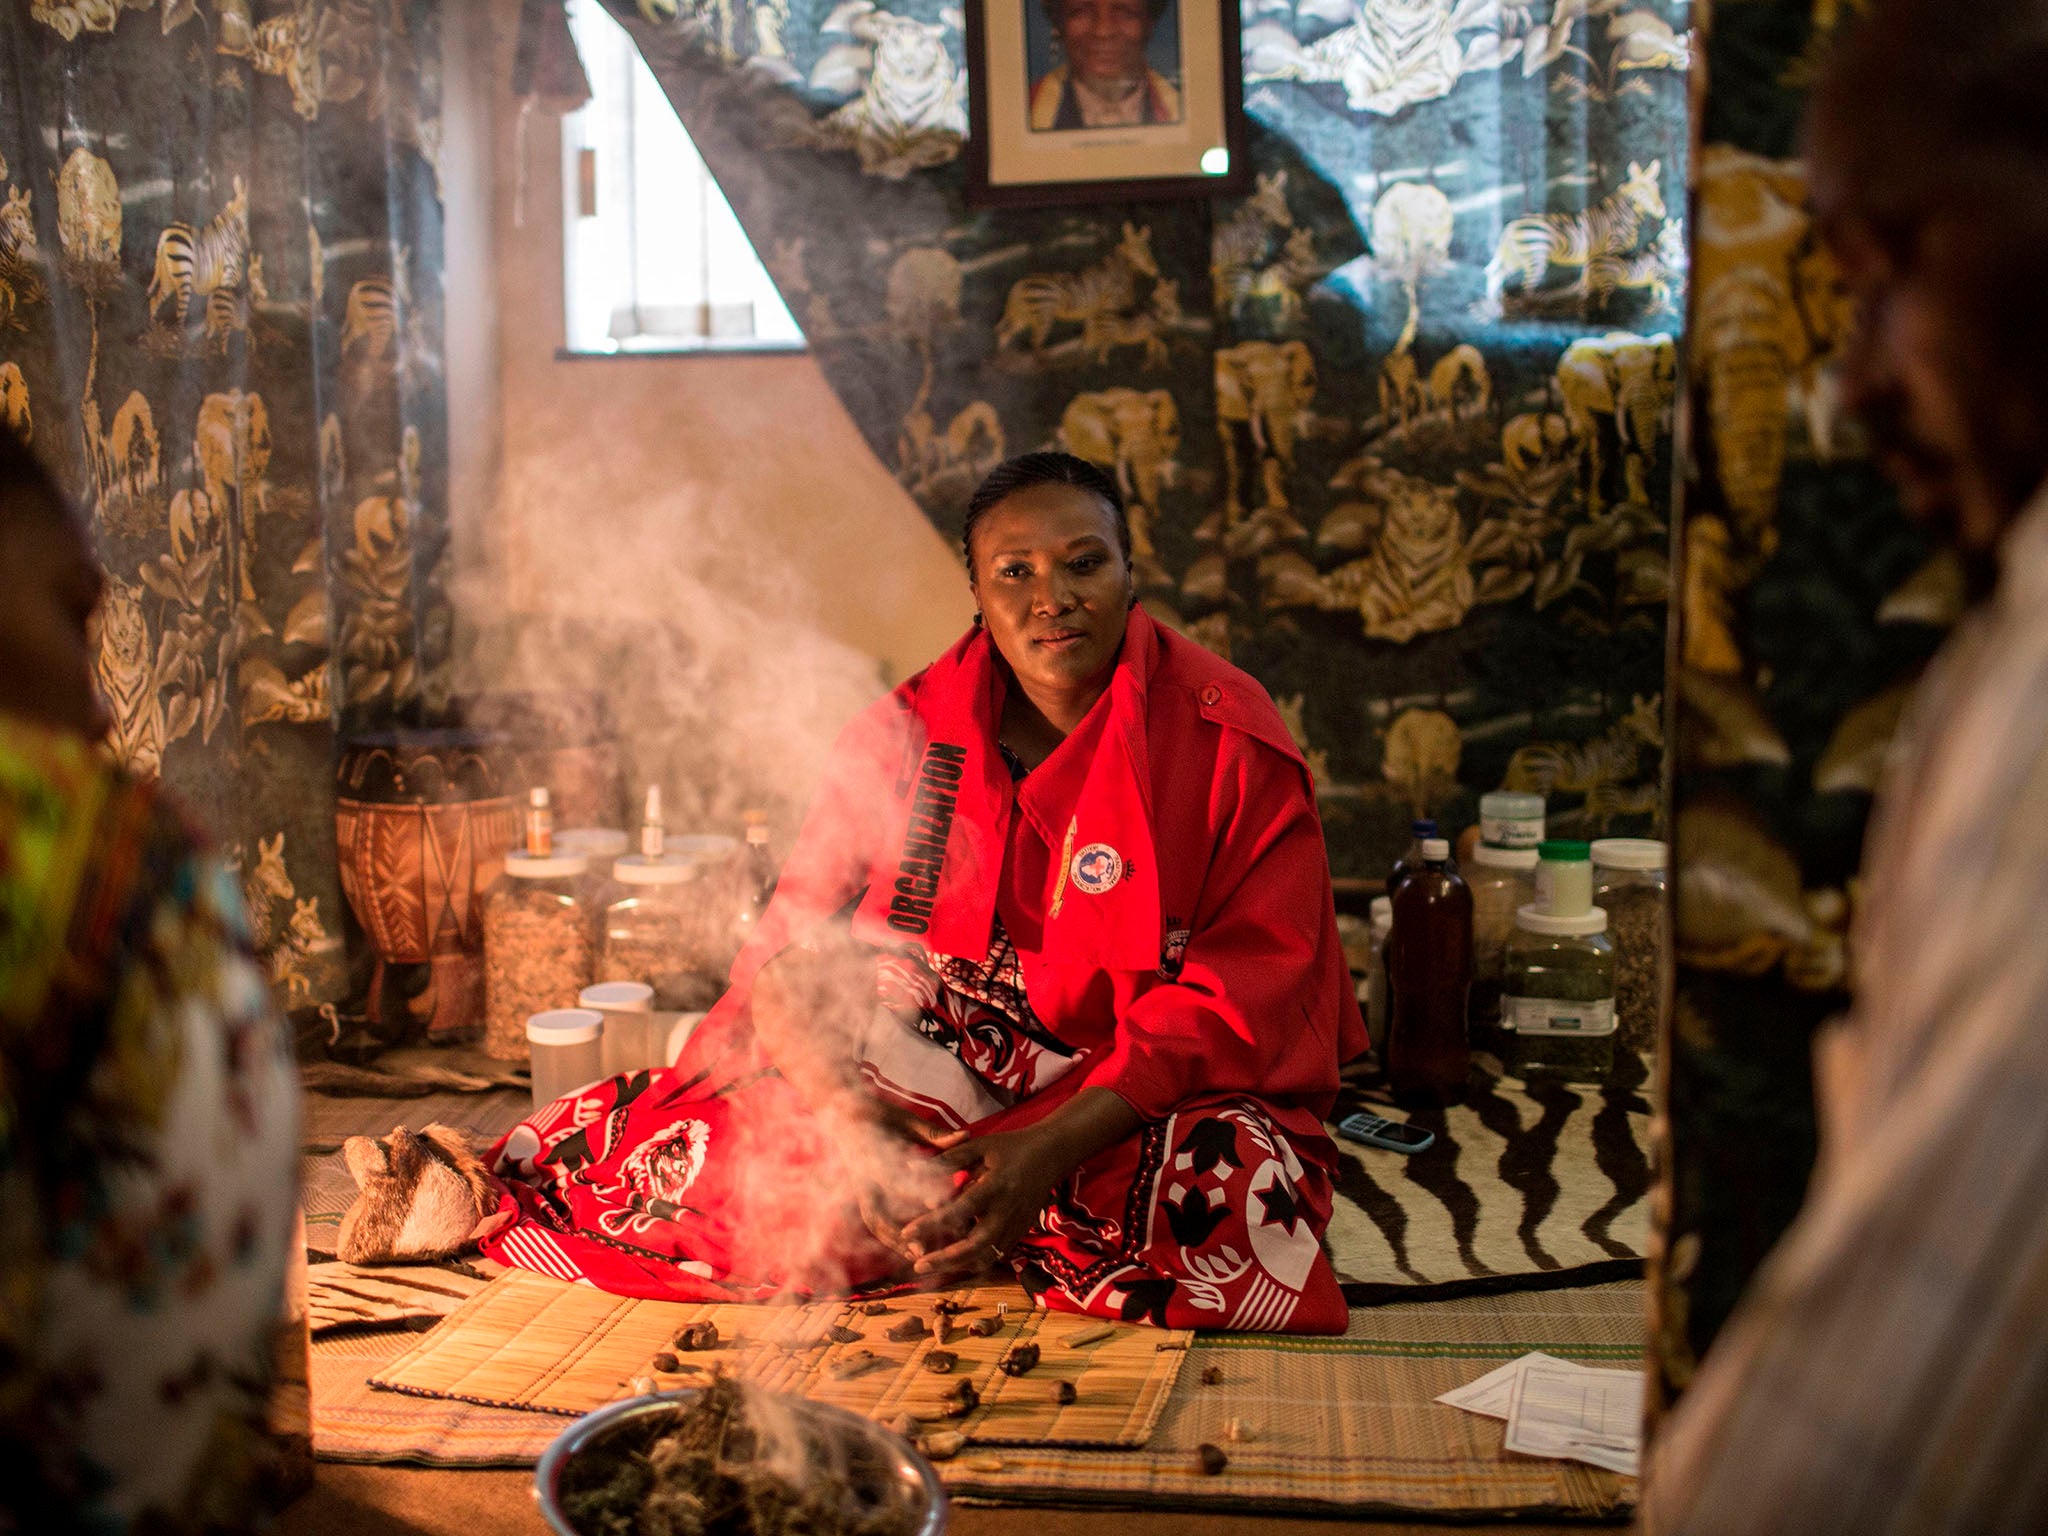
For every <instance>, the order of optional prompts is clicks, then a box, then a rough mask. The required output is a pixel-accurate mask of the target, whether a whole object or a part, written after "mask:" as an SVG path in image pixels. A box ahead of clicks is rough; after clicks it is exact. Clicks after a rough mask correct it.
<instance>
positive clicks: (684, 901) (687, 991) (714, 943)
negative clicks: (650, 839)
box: [600, 845, 729, 1013]
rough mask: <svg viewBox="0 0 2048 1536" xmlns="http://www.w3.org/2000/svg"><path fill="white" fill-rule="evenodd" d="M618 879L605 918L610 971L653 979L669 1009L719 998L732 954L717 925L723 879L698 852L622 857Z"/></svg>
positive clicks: (657, 998)
mask: <svg viewBox="0 0 2048 1536" xmlns="http://www.w3.org/2000/svg"><path fill="white" fill-rule="evenodd" d="M657 846H658V845H657ZM612 880H613V882H614V883H613V885H612V886H611V887H610V888H609V889H608V890H607V892H606V905H605V908H604V912H603V915H602V919H601V924H600V926H601V931H602V945H601V948H602V964H603V970H604V974H605V977H606V978H607V979H608V980H614V981H644V982H646V983H647V984H648V985H649V986H650V987H652V988H654V1006H655V1008H656V1009H657V1010H661V1011H665V1012H675V1013H694V1012H699V1011H701V1010H703V1009H706V1008H709V1007H710V1006H711V1005H712V1004H713V1003H715V1002H717V1001H718V997H719V994H720V993H722V992H723V991H724V990H725V979H726V964H725V963H724V962H725V961H726V960H727V959H728V958H729V950H728V946H727V944H726V942H725V937H724V935H723V934H722V933H720V932H718V931H717V929H718V918H719V917H720V916H722V915H723V912H722V909H723V903H722V902H721V901H720V899H719V897H720V895H721V894H722V893H723V890H724V886H723V883H722V882H719V881H715V880H712V879H710V878H707V877H706V874H705V868H704V866H703V865H702V864H701V863H699V862H698V861H697V860H696V859H693V858H688V857H685V856H680V855H676V854H667V853H663V854H656V855H652V856H650V855H647V854H631V855H628V856H627V857H625V858H622V859H619V860H617V861H616V862H614V863H613V865H612Z"/></svg>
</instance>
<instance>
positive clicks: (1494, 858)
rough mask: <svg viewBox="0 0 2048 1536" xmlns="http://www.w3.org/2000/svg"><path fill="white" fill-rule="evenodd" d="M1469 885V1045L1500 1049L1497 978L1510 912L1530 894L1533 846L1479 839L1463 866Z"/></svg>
mask: <svg viewBox="0 0 2048 1536" xmlns="http://www.w3.org/2000/svg"><path fill="white" fill-rule="evenodd" d="M1465 883H1466V884H1467V885H1468V886H1470V887H1471V888H1472V1013H1471V1018H1472V1048H1473V1049H1474V1050H1481V1051H1492V1052H1493V1053H1494V1054H1495V1055H1499V1054H1500V1052H1501V1046H1502V1043H1503V1042H1502V1040H1501V1028H1500V996H1501V978H1502V976H1503V974H1504V973H1505V971H1506V968H1507V957H1508V936H1509V935H1510V934H1512V933H1513V932H1514V931H1515V914H1516V913H1517V912H1519V911H1520V910H1521V909H1522V908H1523V907H1525V906H1527V905H1528V904H1529V903H1530V902H1532V901H1534V900H1535V899H1536V850H1535V849H1534V848H1496V847H1494V846H1493V845H1491V844H1489V843H1481V844H1479V846H1478V847H1476V848H1474V849H1473V850H1472V859H1471V862H1470V864H1469V865H1468V866H1467V867H1466V870H1465Z"/></svg>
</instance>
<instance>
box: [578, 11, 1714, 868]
mask: <svg viewBox="0 0 2048 1536" xmlns="http://www.w3.org/2000/svg"><path fill="white" fill-rule="evenodd" d="M604 6H605V9H606V10H607V11H608V12H609V13H610V14H611V15H613V16H615V17H617V18H618V20H619V21H620V23H621V24H622V25H623V26H624V27H625V29H626V31H627V32H628V33H629V34H630V35H631V36H632V38H633V40H634V41H635V43H636V44H637V45H638V46H639V49H640V51H641V53H642V55H643V56H644V57H645V59H646V61H647V64H648V66H649V68H650V69H651V71H652V72H653V75H654V77H655V79H656V80H657V82H658V83H659V84H660V85H661V87H662V89H663V91H664V92H665V93H666V94H667V95H668V97H669V99H670V101H671V102H672V103H673V104H674V106H675V108H676V111H677V113H678V115H679V116H680V117H681V119H682V121H683V124H684V126H685V127H686V128H687V129H688V131H689V133H690V136H691V138H692V140H693V141H694V142H695V143H696V145H697V147H698V149H699V150H700V151H701V152H702V154H703V156H704V159H705V162H706V163H707V164H708V165H709V166H710V167H711V169H712V171H713V172H714V174H715V175H716V176H717V178H718V181H719V184H720V186H721V187H722V188H723V189H724V190H725V192H726V194H727V196H728V197H729V198H730V200H731V204H732V208H733V211H734V213H735V214H736V215H737V217H738V219H739V221H740V224H741V226H742V227H743V228H744V229H745V231H746V232H747V235H748V237H749V238H750V239H751V240H752V241H753V244H754V246H755V249H756V250H758V251H759V252H760V253H761V254H762V256H763V257H764V258H765V261H766V265H767V267H768V269H769V271H770V273H771V275H772V276H773V278H774V280H775V283H776V285H777V287H778V288H779V289H780V290H781V292H782V293H783V295H784V297H785V298H786V299H787V300H788V302H789V307H790V311H791V313H792V314H793V315H795V316H796V317H797V318H798V319H799V320H800V321H801V323H802V325H803V329H804V335H805V339H806V341H807V342H808V344H809V346H810V349H811V352H812V354H813V355H814V356H815V357H816V359H817V362H818V366H819V369H820V370H821V372H822V373H823V374H824V376H825V378H826V380H827V382H828V383H829V384H831V386H832V387H833V388H834V390H835V391H836V392H837V393H838V395H839V397H840V398H841V400H842V401H843V402H844V403H845V405H846V407H847V409H848V411H849V412H850V413H851V414H852V416H853V418H854V420H855V421H856V423H857V424H858V425H859V427H860V429H861V432H862V435H863V436H864V437H865V438H866V440H867V441H868V443H869V444H870V445H871V446H872V447H873V449H874V451H875V453H876V455H877V457H878V458H880V459H881V460H882V461H883V462H884V463H885V464H887V465H889V466H890V467H891V468H892V469H893V470H894V472H895V475H896V478H897V480H898V481H899V483H900V484H901V485H902V486H903V488H904V490H905V491H906V492H907V493H908V494H909V495H910V496H911V497H912V498H913V499H914V500H915V501H916V502H917V504H918V505H919V506H920V507H921V508H922V509H923V510H924V512H925V513H926V514H927V515H928V516H929V517H930V518H931V520H932V522H933V523H934V524H935V525H936V526H937V527H938V528H939V529H940V530H941V532H942V533H945V534H947V535H949V536H951V537H954V538H957V537H958V535H959V532H960V527H961V522H962V519H963V516H964V512H965V507H966V504H967V500H968V497H969V495H970V494H971V492H972V490H973V488H974V486H975V485H976V483H977V482H978V481H979V480H980V479H981V478H982V477H983V476H984V475H986V474H987V472H988V471H989V470H990V469H991V468H993V467H994V465H995V464H996V463H998V462H1000V461H1001V460H1002V459H1003V458H1005V457H1007V456H1009V455H1011V454H1015V453H1019V452H1022V451H1025V450H1027V449H1032V448H1039V447H1047V446H1057V447H1061V448H1064V449H1066V450H1067V451H1068V452H1070V453H1073V454H1076V455H1078V456H1079V457H1081V458H1084V459H1087V460H1088V461H1090V462H1091V463H1093V464H1095V465H1097V466H1099V467H1100V468H1101V469H1103V470H1104V471H1105V472H1107V473H1109V474H1111V475H1113V476H1114V477H1115V478H1116V480H1117V483H1118V485H1119V487H1120V488H1121V489H1122V491H1123V493H1124V499H1125V501H1126V503H1127V504H1128V507H1129V512H1130V523H1131V556H1132V559H1131V565H1132V573H1133V576H1134V577H1135V581H1136V586H1137V591H1138V597H1139V601H1140V602H1141V603H1142V605H1143V606H1144V608H1145V610H1146V612H1147V613H1149V614H1150V615H1151V616H1152V617H1153V618H1154V619H1155V620H1157V621H1158V622H1160V623H1162V624H1164V625H1167V626H1168V627H1170V628H1173V629H1175V630H1178V631H1179V632H1181V633H1183V634H1185V635H1187V636H1188V637H1189V638H1191V639H1194V640H1196V641H1198V642H1199V643H1200V644H1202V645H1204V646H1206V647H1208V648H1209V649H1210V650H1212V651H1214V652H1215V653H1216V654H1218V655H1220V656H1222V657H1223V658H1225V659H1226V660H1228V661H1231V662H1234V663H1235V664H1236V665H1238V666H1240V667H1243V668H1244V669H1245V670H1246V671H1248V672H1250V673H1251V674H1252V675H1253V676H1254V677H1256V678H1257V679H1258V680H1259V682H1260V683H1261V684H1262V685H1263V686H1264V687H1265V689H1266V691H1267V692H1268V693H1269V694H1271V695H1272V697H1273V699H1274V701H1275V702H1276V703H1277V704H1278V705H1279V706H1280V708H1281V712H1282V714H1283V716H1284V717H1285V718H1286V720H1287V722H1288V726H1289V728H1290V730H1291V731H1292V733H1293V735H1294V737H1295V740H1296V742H1297V744H1298V745H1299V747H1300V749H1301V751H1302V755H1303V756H1304V757H1305V758H1306V759H1307V760H1308V762H1309V764H1310V766H1311V768H1312V770H1313V772H1314V774H1315V779H1316V786H1317V793H1318V795H1319V798H1320V801H1321V811H1322V817H1323V825H1324V831H1325V835H1326V839H1327V844H1328V849H1329V854H1330V862H1331V867H1332V872H1333V873H1334V874H1335V875H1337V876H1338V877H1339V878H1349V879H1353V880H1377V879H1378V878H1380V877H1382V876H1383V875H1384V874H1385V873H1386V870H1387V867H1388V865H1389V864H1390V862H1391V861H1392V859H1393V858H1394V857H1395V855H1396V854H1397V853H1398V852H1399V851H1400V849H1401V848H1402V847H1404V846H1405V845H1406V843H1407V841H1408V835H1409V834H1408V829H1409V826H1410V822H1411V818H1412V817H1414V816H1415V815H1418V814H1433V815H1435V816H1437V817H1438V818H1439V819H1440V820H1441V821H1443V822H1444V823H1446V824H1447V825H1449V826H1452V827H1457V826H1460V825H1465V824H1469V823H1470V822H1472V821H1474V820H1476V819H1477V810H1478V805H1477V801H1478V797H1479V796H1480V795H1481V794H1483V793H1485V792H1486V791H1488V790H1490V789H1494V788H1510V789H1516V790H1523V791H1528V792H1533V793H1540V794H1543V795H1545V796H1546V797H1547V798H1548V799H1549V801H1550V814H1551V816H1552V819H1553V829H1554V830H1555V831H1556V832H1557V833H1558V834H1559V835H1561V836H1590V837H1598V836H1606V835H1636V834H1641V835H1655V834H1656V831H1657V822H1658V816H1659V802H1658V795H1659V785H1660V782H1661V774H1662V766H1663V764H1662V754H1663V741H1662V733H1661V727H1659V728H1657V729H1655V730H1653V731H1652V732H1651V733H1650V734H1649V735H1648V736H1645V735H1643V734H1642V733H1641V732H1640V730H1639V729H1638V728H1637V726H1636V725H1635V724H1634V723H1633V721H1634V719H1635V718H1636V716H1637V715H1638V712H1639V711H1640V712H1643V713H1647V714H1648V715H1651V716H1655V717H1657V718H1658V719H1661V705H1662V698H1663V694H1662V687H1663V685H1662V678H1663V668H1664V620H1665V613H1666V610H1667V606H1668V600H1669V595H1670V587H1671V580H1672V572H1671V561H1670V537H1669V517H1670V485H1671V482H1672V479H1673V473H1674V467H1675V462H1676V459H1675V454H1674V448H1673V435H1672V407H1673V403H1674V400H1675V398H1676V394H1677V369H1676V359H1677V355H1678V353H1677V344H1678V340H1679V333H1680V330H1681V328H1682V326H1683V323H1684V316H1685V313H1686V293H1685V289H1686V284H1687V272H1688V261H1687V247H1686V240H1685V223H1684V220H1685V213H1686V197H1685V187H1686V184H1687V167H1686V156H1687V152H1688V145H1689V130H1688V124H1687V81H1686V72H1687V70H1688V69H1689V67H1690V64H1691V60H1692V56H1693V49H1692V40H1691V34H1690V31H1689V26H1690V17H1691V8H1689V7H1687V6H1686V5H1684V4H1683V3H1682V0H1631V3H1630V4H1629V5H1628V6H1626V7H1617V6H1614V5H1598V6H1595V5H1588V4H1586V3H1584V0H1571V3H1565V4H1560V5H1558V6H1556V7H1551V6H1547V5H1545V6H1529V5H1497V4H1491V3H1488V0H1357V3H1352V4H1342V3H1339V4H1333V5H1309V4H1294V5H1261V6H1255V7H1253V8H1252V12H1256V14H1252V12H1248V13H1247V15H1246V18H1245V25H1244V28H1243V49H1242V64H1243V81H1242V84H1243V87H1244V89H1243V98H1244V109H1245V113H1246V115H1247V116H1248V117H1250V118H1251V119H1253V120H1254V125H1255V131H1254V132H1252V133H1251V134H1250V135H1249V136H1248V139H1249V142H1248V145H1247V150H1246V156H1245V158H1246V160H1247V162H1248V164H1246V165H1245V166H1243V167H1235V166H1234V167H1233V169H1234V170H1240V169H1241V170H1243V171H1244V172H1245V174H1244V176H1243V179H1242V183H1241V187H1240V188H1239V189H1238V190H1235V191H1234V192H1233V193H1232V194H1231V195H1228V196H1218V197H1213V198H1182V199H1177V200H1174V201H1158V202H1151V201H1148V202H1109V203H1081V202H1077V203H1076V204H1075V205H1074V206H1069V207H1046V208H1008V207H1004V208H986V207H975V206H970V204H969V202H968V198H967V175H966V171H965V167H964V165H963V160H962V154H961V150H962V136H961V135H960V134H959V133H958V130H957V127H955V126H953V125H954V124H955V123H956V121H957V112H958V106H959V103H960V101H962V100H963V99H964V96H963V95H962V94H961V92H962V91H963V89H964V82H965V69H964V68H963V67H962V66H963V64H964V63H965V60H966V53H967V44H966V39H965V36H964V35H963V28H962V16H961V12H960V10H959V8H957V7H955V6H954V5H952V4H951V0H855V3H850V4H845V5H837V6H827V7H816V8H811V7H804V6H796V5H791V4H789V3H788V0H765V3H763V4H758V5H756V6H754V7H753V9H752V12H751V21H752V30H753V33H754V35H753V36H752V37H749V36H748V35H747V31H748V29H747V27H745V26H742V25H740V24H738V20H737V18H738V16H739V12H738V10H737V8H733V7H729V6H726V5H724V4H722V3H718V4H707V5H705V6H701V7H691V6H685V7H683V9H682V11H681V12H680V13H679V14H678V15H677V16H676V18H675V19H674V20H650V19H649V15H648V8H647V7H643V6H636V5H633V4H631V3H630V0H604ZM848 230H855V231H858V233H859V236H860V238H858V239H847V238H845V232H846V231H848ZM1744 302H1747V299H1746V298H1745V299H1744ZM1418 743H1423V744H1427V746H1428V747H1429V751H1428V752H1427V753H1425V754H1417V753H1416V752H1415V751H1413V750H1412V748H1413V747H1414V746H1415V745H1416V744H1418ZM1525 749H1528V750H1529V751H1530V752H1531V754H1532V755H1530V756H1526V757H1524V756H1518V754H1519V753H1521V752H1523V751H1524V750H1525Z"/></svg>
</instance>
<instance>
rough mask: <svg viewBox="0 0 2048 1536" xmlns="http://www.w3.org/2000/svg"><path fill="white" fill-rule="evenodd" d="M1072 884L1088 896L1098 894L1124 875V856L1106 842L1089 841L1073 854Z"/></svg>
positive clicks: (1113, 884) (1112, 885)
mask: <svg viewBox="0 0 2048 1536" xmlns="http://www.w3.org/2000/svg"><path fill="white" fill-rule="evenodd" d="M1071 872H1072V874H1073V877H1074V884H1076V885H1077V886H1079V887H1080V888H1081V889H1082V890H1084V891H1086V892H1087V893H1088V894H1089V895H1090V896H1100V895H1101V894H1102V893H1103V892H1104V891H1107V890H1109V889H1111V888H1112V887H1114V886H1115V884H1116V883H1117V881H1119V880H1121V879H1123V877H1124V858H1123V855H1122V854H1120V853H1118V852H1117V851H1116V850H1115V849H1114V848H1112V847H1110V846H1109V844H1107V843H1090V844H1089V845H1088V846H1087V847H1086V848H1083V849H1082V850H1081V851H1080V852H1079V853H1077V854H1075V855H1074V863H1073V866H1072V871H1071Z"/></svg>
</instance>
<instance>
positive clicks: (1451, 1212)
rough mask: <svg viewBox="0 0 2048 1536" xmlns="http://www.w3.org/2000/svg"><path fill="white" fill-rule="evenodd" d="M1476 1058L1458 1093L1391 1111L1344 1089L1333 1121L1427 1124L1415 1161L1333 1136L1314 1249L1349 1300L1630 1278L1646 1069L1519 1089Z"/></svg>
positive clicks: (1642, 1180) (1646, 1188)
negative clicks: (1323, 1228)
mask: <svg viewBox="0 0 2048 1536" xmlns="http://www.w3.org/2000/svg"><path fill="white" fill-rule="evenodd" d="M1490 1065H1491V1066H1497V1063H1494V1062H1493V1061H1492V1058H1491V1057H1486V1056H1480V1057H1477V1058H1476V1059H1475V1066H1474V1070H1473V1074H1472V1078H1471V1084H1470V1087H1469V1089H1468V1091H1467V1094H1466V1097H1465V1101H1464V1102H1463V1103H1462V1104H1457V1105H1454V1106H1452V1107H1451V1108H1449V1109H1441V1110H1392V1111H1390V1110H1388V1109H1386V1107H1385V1105H1384V1104H1383V1103H1379V1102H1376V1101H1375V1098H1374V1096H1373V1095H1372V1094H1371V1093H1370V1092H1369V1091H1363V1090H1361V1089H1360V1088H1358V1087H1356V1086H1353V1085H1347V1086H1346V1087H1345V1088H1344V1090H1343V1091H1342V1093H1341V1094H1340V1095H1339V1097H1338V1103H1337V1108H1336V1109H1335V1111H1334V1112H1333V1113H1332V1116H1331V1118H1332V1120H1333V1121H1335V1120H1339V1119H1342V1118H1343V1117H1344V1116H1345V1115H1348V1114H1350V1113H1352V1112H1353V1111H1354V1110H1359V1109H1367V1110H1372V1111H1375V1112H1377V1113H1382V1114H1392V1115H1394V1116H1396V1117H1398V1118H1400V1119H1404V1120H1409V1121H1412V1122H1413V1123H1415V1124H1417V1125H1420V1126H1425V1127H1427V1128H1428V1129H1430V1130H1432V1131H1434V1132H1436V1143H1435V1145H1433V1146H1431V1147H1430V1148H1429V1149H1428V1150H1427V1151H1424V1152H1420V1153H1416V1154H1413V1155H1409V1154H1405V1153H1400V1152H1383V1151H1380V1150H1378V1149H1377V1148H1373V1147H1366V1146H1361V1145H1359V1144H1358V1143H1357V1142H1355V1141H1347V1140H1344V1139H1343V1138H1341V1137H1340V1138H1339V1139H1338V1141H1337V1147H1338V1153H1339V1170H1338V1178H1337V1199H1336V1208H1335V1210H1334V1212H1333V1213H1332V1215H1331V1218H1330V1228H1329V1231H1328V1233H1327V1234H1326V1236H1325V1239H1324V1241H1325V1244H1326V1245H1327V1247H1328V1248H1329V1251H1330V1256H1331V1258H1332V1259H1333V1260H1334V1261H1335V1263H1336V1266H1337V1277H1338V1279H1339V1280H1341V1281H1343V1282H1344V1295H1345V1299H1346V1300H1348V1301H1350V1302H1351V1303H1352V1305H1354V1306H1360V1305H1372V1304H1376V1303H1379V1302H1384V1301H1389V1300H1401V1299H1414V1298H1416V1297H1418V1296H1429V1297H1434V1298H1444V1297H1449V1296H1458V1295H1477V1294H1484V1293H1487V1292H1492V1291H1504V1290H1516V1289H1525V1288H1535V1287H1542V1286H1555V1285H1586V1284H1589V1283H1591V1282H1593V1281H1596V1280H1614V1279H1620V1278H1623V1277H1630V1276H1635V1275H1639V1274H1641V1272H1642V1257H1643V1254H1644V1252H1645V1250H1646V1247H1647V1244H1648V1242H1649V1226H1650V1218H1649V1192H1650V1158H1649V1151H1648V1147H1649V1125H1650V1100H1649V1097H1648V1094H1649V1086H1648V1078H1649V1067H1648V1064H1647V1062H1645V1061H1643V1060H1642V1059H1641V1058H1638V1059H1637V1061H1636V1063H1634V1064H1633V1066H1632V1067H1630V1068H1629V1069H1628V1070H1627V1077H1628V1079H1629V1080H1630V1081H1629V1082H1628V1083H1626V1084H1620V1085H1616V1086H1611V1087H1607V1088H1587V1087H1574V1086H1568V1085H1564V1084H1525V1083H1523V1082H1521V1081H1519V1080H1517V1079H1514V1078H1506V1077H1501V1076H1499V1075H1498V1074H1497V1073H1496V1072H1494V1071H1489V1070H1488V1067H1489V1066H1490Z"/></svg>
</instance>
